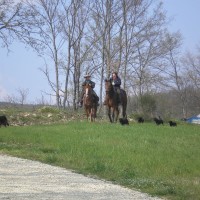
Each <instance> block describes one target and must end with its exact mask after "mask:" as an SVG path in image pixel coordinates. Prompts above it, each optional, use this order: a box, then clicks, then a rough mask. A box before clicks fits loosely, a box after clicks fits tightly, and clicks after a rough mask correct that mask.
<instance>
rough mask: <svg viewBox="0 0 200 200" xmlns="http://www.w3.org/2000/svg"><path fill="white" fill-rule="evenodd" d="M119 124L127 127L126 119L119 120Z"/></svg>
mask: <svg viewBox="0 0 200 200" xmlns="http://www.w3.org/2000/svg"><path fill="white" fill-rule="evenodd" d="M119 122H120V124H121V125H129V122H128V119H127V118H119Z"/></svg>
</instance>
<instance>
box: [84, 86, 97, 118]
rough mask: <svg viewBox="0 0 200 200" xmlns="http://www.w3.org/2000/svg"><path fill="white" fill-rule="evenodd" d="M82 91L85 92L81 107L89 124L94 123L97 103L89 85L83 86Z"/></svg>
mask: <svg viewBox="0 0 200 200" xmlns="http://www.w3.org/2000/svg"><path fill="white" fill-rule="evenodd" d="M84 91H85V94H84V97H83V105H84V108H85V112H86V115H87V119H88V120H89V121H90V122H94V121H95V119H96V113H97V102H96V101H95V100H94V97H93V93H92V87H91V85H90V84H86V85H85V86H84Z"/></svg>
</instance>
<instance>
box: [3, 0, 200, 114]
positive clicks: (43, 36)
mask: <svg viewBox="0 0 200 200" xmlns="http://www.w3.org/2000/svg"><path fill="white" fill-rule="evenodd" d="M168 23H169V19H168V18H167V15H166V11H165V10H164V8H163V4H162V2H161V1H159V0H67V1H66V0H34V1H33V0H23V1H14V0H3V1H1V3H0V39H1V40H0V41H1V45H2V47H6V48H9V45H10V44H11V43H12V41H13V40H16V39H18V40H20V41H21V42H23V43H24V44H25V45H27V46H29V47H31V48H33V49H34V50H35V51H36V52H37V53H38V55H40V56H41V57H43V58H44V60H46V62H45V66H44V68H42V69H41V73H43V74H44V76H45V77H46V80H47V82H48V84H49V86H50V88H51V90H52V93H51V94H48V93H47V94H46V95H54V96H55V99H56V105H57V107H58V108H66V107H69V106H72V107H73V109H74V110H76V109H77V102H78V100H79V98H80V97H79V95H80V91H81V81H82V79H83V76H84V74H86V73H89V74H91V75H92V77H93V79H94V81H95V82H96V85H97V88H98V89H99V91H98V95H99V96H100V102H101V103H102V101H103V98H104V93H105V91H104V79H105V78H108V77H109V76H110V74H111V72H112V71H117V72H118V73H119V75H120V77H121V79H122V87H123V88H124V89H125V90H126V91H127V94H128V97H129V107H130V110H133V111H134V112H138V113H143V114H148V115H153V114H155V112H157V113H158V112H159V113H165V115H167V116H169V117H171V116H174V117H183V118H186V117H188V115H191V114H193V113H194V112H197V111H198V110H200V109H199V108H200V101H199V100H200V93H199V89H200V69H199V64H200V57H199V55H200V48H197V52H196V53H195V54H194V53H189V52H188V53H184V54H183V53H182V52H181V47H182V42H183V40H182V35H181V33H180V32H170V31H169V30H168V28H167V26H168Z"/></svg>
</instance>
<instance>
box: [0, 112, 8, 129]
mask: <svg viewBox="0 0 200 200" xmlns="http://www.w3.org/2000/svg"><path fill="white" fill-rule="evenodd" d="M1 125H3V126H5V127H6V126H9V123H8V120H7V118H6V116H5V115H2V116H0V127H1Z"/></svg>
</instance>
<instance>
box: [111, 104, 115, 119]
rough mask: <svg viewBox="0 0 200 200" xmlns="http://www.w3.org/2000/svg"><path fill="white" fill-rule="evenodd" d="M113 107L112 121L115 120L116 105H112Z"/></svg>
mask: <svg viewBox="0 0 200 200" xmlns="http://www.w3.org/2000/svg"><path fill="white" fill-rule="evenodd" d="M111 109H112V112H111V113H112V122H115V108H114V107H112V108H111Z"/></svg>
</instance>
